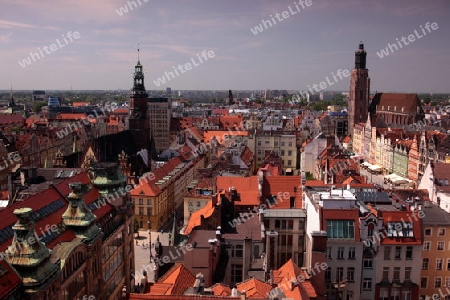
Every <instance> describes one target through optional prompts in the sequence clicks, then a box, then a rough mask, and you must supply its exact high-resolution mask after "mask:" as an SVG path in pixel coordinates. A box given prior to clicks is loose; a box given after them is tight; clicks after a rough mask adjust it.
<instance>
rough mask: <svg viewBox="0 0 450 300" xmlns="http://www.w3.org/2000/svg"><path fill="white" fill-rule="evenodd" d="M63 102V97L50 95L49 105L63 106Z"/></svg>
mask: <svg viewBox="0 0 450 300" xmlns="http://www.w3.org/2000/svg"><path fill="white" fill-rule="evenodd" d="M61 102H62V99H61V97H54V96H50V97H48V103H47V104H48V106H49V107H54V106H56V107H59V106H61Z"/></svg>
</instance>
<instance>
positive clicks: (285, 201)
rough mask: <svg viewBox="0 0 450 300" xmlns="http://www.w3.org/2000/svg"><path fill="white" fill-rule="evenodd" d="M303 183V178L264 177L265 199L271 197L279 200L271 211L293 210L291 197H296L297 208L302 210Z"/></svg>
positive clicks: (263, 190) (263, 191) (263, 189)
mask: <svg viewBox="0 0 450 300" xmlns="http://www.w3.org/2000/svg"><path fill="white" fill-rule="evenodd" d="M301 182H302V179H301V176H264V180H263V187H262V194H263V197H264V198H265V199H267V197H270V196H275V197H276V198H277V204H276V205H275V206H273V207H271V209H281V208H291V204H290V198H291V197H295V202H294V205H295V207H296V208H302V186H301ZM295 189H296V191H295Z"/></svg>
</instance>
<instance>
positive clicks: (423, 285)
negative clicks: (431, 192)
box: [419, 202, 450, 300]
mask: <svg viewBox="0 0 450 300" xmlns="http://www.w3.org/2000/svg"><path fill="white" fill-rule="evenodd" d="M423 211H424V213H425V215H424V218H423V232H424V234H423V238H424V241H423V248H422V249H423V250H422V261H421V266H422V270H421V273H420V289H419V294H420V298H419V299H420V300H425V299H436V296H435V295H439V296H440V297H441V298H440V299H446V298H445V297H444V296H445V295H448V294H449V288H450V251H449V250H450V238H449V230H450V223H449V222H448V220H449V218H450V215H449V213H448V212H447V211H445V210H443V209H442V208H440V207H439V206H438V205H436V204H435V203H430V202H425V205H424V206H423ZM428 297H431V298H428Z"/></svg>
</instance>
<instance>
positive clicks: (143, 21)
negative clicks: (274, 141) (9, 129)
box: [0, 0, 450, 93]
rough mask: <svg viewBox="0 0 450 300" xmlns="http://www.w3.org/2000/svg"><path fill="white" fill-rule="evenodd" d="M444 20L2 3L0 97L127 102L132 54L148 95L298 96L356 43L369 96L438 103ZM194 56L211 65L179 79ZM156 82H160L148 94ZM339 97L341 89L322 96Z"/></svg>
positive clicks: (377, 9) (388, 12)
mask: <svg viewBox="0 0 450 300" xmlns="http://www.w3.org/2000/svg"><path fill="white" fill-rule="evenodd" d="M308 4H309V5H308ZM448 8H450V4H449V3H447V2H446V1H440V0H436V1H432V2H430V3H426V4H425V3H423V2H419V1H398V2H396V3H390V2H389V1H374V2H370V3H367V2H363V1H356V0H346V1H340V2H336V3H335V2H333V1H319V0H315V1H314V0H311V1H309V2H308V1H298V2H294V1H277V2H276V3H274V2H271V1H246V2H245V3H241V2H239V1H228V2H226V3H225V2H218V1H214V2H211V1H203V0H199V1H190V2H186V1H184V2H181V1H171V2H170V3H161V2H156V1H148V0H147V1H146V0H135V1H122V0H113V1H106V0H104V1H103V0H102V1H96V2H95V3H90V2H89V1H65V2H64V4H62V3H59V2H57V1H46V2H45V3H41V2H33V1H31V0H21V1H12V0H6V1H4V9H3V14H0V44H1V45H2V50H0V53H1V62H2V66H3V72H2V74H1V75H0V81H1V82H2V83H3V87H1V86H0V89H1V90H7V89H9V86H11V85H12V86H13V89H14V90H32V89H45V90H70V89H71V87H73V89H74V90H117V89H123V90H127V89H130V88H131V86H132V72H133V67H134V65H135V64H136V61H137V51H136V49H137V47H138V45H139V48H140V62H141V63H142V65H143V68H144V72H145V86H146V89H147V90H158V89H160V90H161V89H165V88H166V87H168V86H170V87H172V88H173V89H174V90H227V89H232V90H264V89H271V90H308V85H309V86H312V85H313V84H318V83H320V82H323V81H325V78H326V77H327V76H328V77H329V76H330V74H331V73H332V72H336V71H337V70H339V69H341V70H351V69H352V68H353V67H354V65H353V62H354V59H353V58H354V51H355V50H356V49H357V47H358V44H359V42H360V41H363V43H364V45H365V49H366V51H367V53H368V57H367V65H368V66H367V67H368V69H369V76H370V78H371V92H372V93H373V92H375V91H378V92H408V93H416V92H433V93H446V92H449V91H448V88H447V85H446V81H445V79H446V78H448V77H449V76H450V70H448V69H445V68H442V65H445V62H448V61H450V54H448V53H446V48H448V46H449V41H448V39H447V36H448V32H449V30H448V26H449V25H450V24H449V21H448V20H447V19H446V10H447V9H448ZM433 23H436V26H433ZM257 27H259V30H257V29H256V28H257ZM430 28H431V29H430ZM77 33H78V34H77ZM411 35H413V36H414V38H413V37H411ZM400 41H401V42H400ZM382 50H385V51H384V52H382ZM204 51H213V53H214V54H215V56H214V58H211V59H210V60H208V61H201V62H202V63H201V65H200V64H198V67H196V68H193V69H192V66H191V68H186V67H185V69H184V72H182V70H183V68H179V67H178V66H179V65H182V66H186V64H188V63H190V62H191V61H192V62H193V63H194V62H195V61H196V62H197V63H199V60H198V59H199V58H200V57H199V55H201V54H202V52H204ZM31 53H34V54H36V55H34V59H33V55H32V54H31ZM197 54H199V55H197ZM27 58H28V61H29V62H30V63H29V64H26V63H24V59H27ZM20 62H22V63H20ZM194 66H196V65H195V63H194ZM178 70H180V71H179V72H180V73H179V74H178V73H177V75H176V76H173V77H169V76H168V74H169V72H175V71H178ZM169 75H170V74H169ZM214 75H215V76H214ZM163 76H166V79H169V78H170V80H167V81H166V84H161V85H160V86H157V85H156V84H155V83H154V81H157V79H158V78H162V77H163ZM219 78H220V80H218V79H219ZM348 89H349V78H344V79H343V80H339V81H337V82H335V83H334V86H332V87H331V86H330V87H329V88H327V89H325V90H324V91H331V90H343V91H346V90H348Z"/></svg>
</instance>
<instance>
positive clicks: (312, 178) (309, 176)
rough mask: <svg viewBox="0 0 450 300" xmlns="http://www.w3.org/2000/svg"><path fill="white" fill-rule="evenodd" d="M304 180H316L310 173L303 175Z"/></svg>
mask: <svg viewBox="0 0 450 300" xmlns="http://www.w3.org/2000/svg"><path fill="white" fill-rule="evenodd" d="M305 178H306V180H316V179H315V178H314V176H313V174H311V172H306V173H305Z"/></svg>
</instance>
